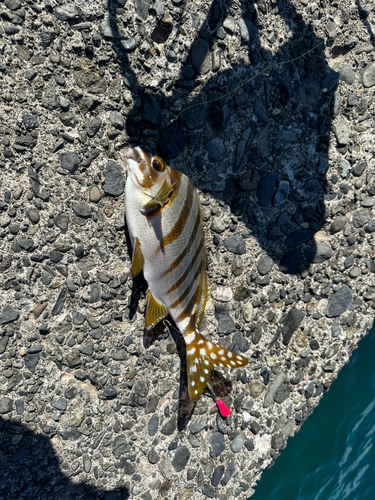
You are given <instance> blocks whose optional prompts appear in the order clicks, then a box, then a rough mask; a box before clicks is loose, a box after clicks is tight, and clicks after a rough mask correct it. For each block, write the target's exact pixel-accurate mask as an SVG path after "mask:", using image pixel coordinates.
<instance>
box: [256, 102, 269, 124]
mask: <svg viewBox="0 0 375 500" xmlns="http://www.w3.org/2000/svg"><path fill="white" fill-rule="evenodd" d="M254 114H255V116H256V117H257V118H258V120H260V121H263V120H265V119H266V118H267V110H266V106H265V105H264V101H263V99H255V101H254Z"/></svg>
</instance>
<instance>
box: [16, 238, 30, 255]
mask: <svg viewBox="0 0 375 500" xmlns="http://www.w3.org/2000/svg"><path fill="white" fill-rule="evenodd" d="M18 244H19V246H20V248H22V250H26V251H27V252H29V251H30V250H31V249H32V248H33V246H34V240H33V239H31V238H20V239H19V240H18Z"/></svg>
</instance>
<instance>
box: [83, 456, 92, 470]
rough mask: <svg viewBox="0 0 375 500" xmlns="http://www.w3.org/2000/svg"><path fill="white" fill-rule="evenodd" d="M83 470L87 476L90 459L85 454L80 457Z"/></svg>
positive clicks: (89, 468)
mask: <svg viewBox="0 0 375 500" xmlns="http://www.w3.org/2000/svg"><path fill="white" fill-rule="evenodd" d="M82 462H83V470H84V472H86V474H88V473H89V472H90V470H91V459H90V457H89V455H88V454H87V453H84V454H83V455H82Z"/></svg>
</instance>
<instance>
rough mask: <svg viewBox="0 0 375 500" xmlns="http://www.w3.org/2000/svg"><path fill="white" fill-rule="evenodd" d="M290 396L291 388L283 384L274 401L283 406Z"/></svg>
mask: <svg viewBox="0 0 375 500" xmlns="http://www.w3.org/2000/svg"><path fill="white" fill-rule="evenodd" d="M289 394H290V386H289V384H287V383H286V382H283V383H282V384H281V385H280V387H279V388H278V389H277V391H276V393H275V395H274V397H273V400H274V401H275V402H276V403H279V404H281V403H282V402H283V401H285V400H286V398H287V397H288V396H289Z"/></svg>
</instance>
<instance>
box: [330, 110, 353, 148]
mask: <svg viewBox="0 0 375 500" xmlns="http://www.w3.org/2000/svg"><path fill="white" fill-rule="evenodd" d="M333 131H334V133H335V135H336V139H337V142H338V143H339V144H342V145H345V144H348V142H349V136H350V124H349V122H348V120H347V119H346V118H345V117H344V116H340V117H339V118H338V120H337V122H336V124H335V125H334V126H333Z"/></svg>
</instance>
